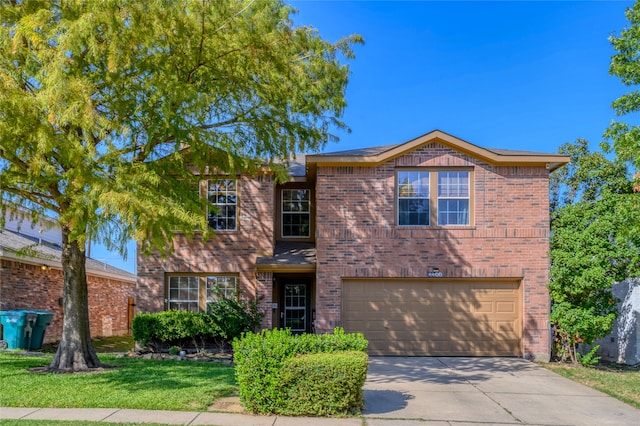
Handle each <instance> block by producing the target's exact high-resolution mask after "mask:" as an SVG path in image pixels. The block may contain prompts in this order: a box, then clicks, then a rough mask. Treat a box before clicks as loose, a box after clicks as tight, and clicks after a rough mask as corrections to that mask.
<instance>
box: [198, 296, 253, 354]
mask: <svg viewBox="0 0 640 426" xmlns="http://www.w3.org/2000/svg"><path fill="white" fill-rule="evenodd" d="M207 309H208V311H207V313H208V314H209V316H210V317H211V318H210V319H211V321H212V323H213V324H215V327H216V331H217V333H218V334H219V335H220V336H221V337H222V338H223V339H225V340H226V341H228V342H232V341H233V339H236V338H239V337H241V336H242V333H245V332H247V331H255V330H256V329H257V328H258V327H260V323H261V322H262V317H263V316H264V313H263V312H260V310H259V309H258V300H257V299H251V300H246V299H244V298H234V297H222V296H221V295H219V297H218V300H217V302H215V303H209V304H208V306H207Z"/></svg>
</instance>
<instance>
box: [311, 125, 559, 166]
mask: <svg viewBox="0 0 640 426" xmlns="http://www.w3.org/2000/svg"><path fill="white" fill-rule="evenodd" d="M429 142H439V143H442V144H444V145H448V146H450V147H453V148H455V149H456V150H457V151H462V152H464V153H467V154H469V155H471V156H473V157H476V158H480V159H482V160H485V161H487V162H488V163H491V164H495V165H540V166H542V165H544V166H545V167H546V168H547V169H548V170H549V171H553V170H555V169H557V168H559V167H562V166H564V165H565V164H568V163H569V161H570V160H571V157H569V156H567V155H560V154H543V153H540V154H532V155H523V154H514V155H502V154H497V153H495V152H493V151H491V150H488V149H485V148H482V147H479V146H477V145H474V144H472V143H469V142H467V141H465V140H462V139H460V138H457V137H455V136H452V135H450V134H448V133H445V132H442V131H440V130H433V131H431V132H429V133H426V134H424V135H422V136H419V137H417V138H415V139H412V140H410V141H408V142H405V143H403V144H400V145H397V146H395V147H392V148H391V149H389V150H387V151H384V152H382V153H380V154H377V155H370V156H358V155H330V154H313V155H311V154H308V155H307V156H306V161H307V164H315V165H323V166H331V165H344V164H355V165H377V164H380V163H382V162H384V161H388V160H391V159H393V158H395V157H399V156H401V155H403V154H404V153H406V152H407V151H411V150H413V149H415V148H417V147H418V146H420V145H423V144H425V143H429Z"/></svg>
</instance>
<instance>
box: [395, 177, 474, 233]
mask: <svg viewBox="0 0 640 426" xmlns="http://www.w3.org/2000/svg"><path fill="white" fill-rule="evenodd" d="M397 215H398V216H397V223H398V225H400V226H429V225H431V224H437V226H451V225H458V226H466V225H470V224H471V172H470V171H469V170H400V171H398V172H397Z"/></svg>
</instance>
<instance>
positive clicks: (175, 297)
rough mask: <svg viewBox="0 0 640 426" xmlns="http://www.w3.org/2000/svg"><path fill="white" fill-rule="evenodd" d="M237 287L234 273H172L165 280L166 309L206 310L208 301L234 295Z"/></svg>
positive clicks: (212, 301) (213, 301) (236, 278)
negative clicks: (184, 274) (185, 274)
mask: <svg viewBox="0 0 640 426" xmlns="http://www.w3.org/2000/svg"><path fill="white" fill-rule="evenodd" d="M237 287H238V277H237V276H235V275H211V274H201V275H188V276H179V275H172V276H169V278H168V282H167V296H168V297H167V309H169V310H179V311H192V312H198V311H206V310H207V306H208V305H209V304H210V303H215V302H216V301H217V300H219V299H220V298H221V297H235V296H236V295H237V293H238V288H237Z"/></svg>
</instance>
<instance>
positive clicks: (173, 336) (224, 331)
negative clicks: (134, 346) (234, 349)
mask: <svg viewBox="0 0 640 426" xmlns="http://www.w3.org/2000/svg"><path fill="white" fill-rule="evenodd" d="M262 315H263V314H262V313H260V311H259V310H258V302H257V301H246V300H244V299H238V300H236V299H235V298H224V297H221V298H220V299H219V300H218V301H217V302H216V303H211V304H209V312H208V313H204V312H190V311H163V312H156V313H142V314H138V315H136V316H135V317H134V318H133V324H132V329H133V338H134V340H135V341H137V342H139V343H140V344H141V345H142V346H147V347H150V348H151V349H152V350H154V351H158V350H160V348H162V347H167V346H180V347H185V346H195V348H196V350H198V349H199V347H204V346H205V345H206V344H208V343H216V344H220V343H221V342H222V343H223V344H224V343H225V342H227V343H230V342H232V341H233V339H235V338H238V337H240V336H241V335H242V333H244V332H248V331H254V330H255V329H256V327H258V326H259V325H260V321H261V320H262Z"/></svg>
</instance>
